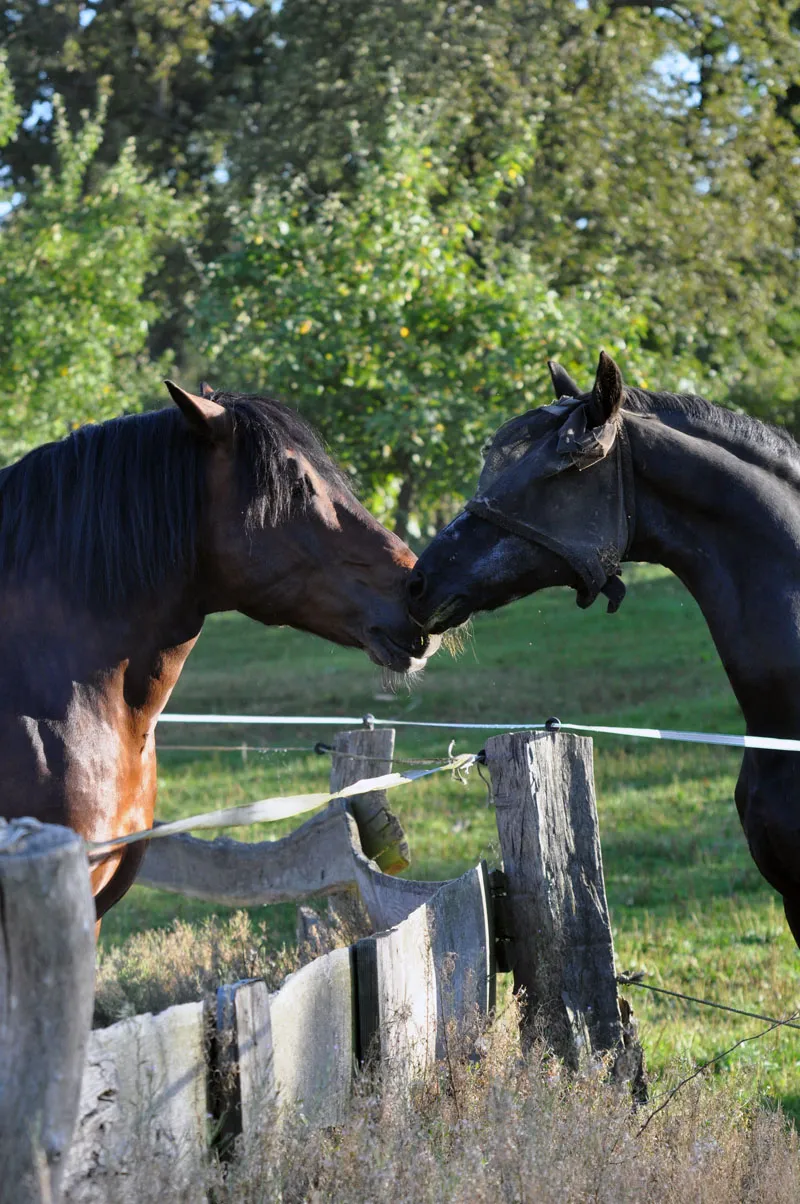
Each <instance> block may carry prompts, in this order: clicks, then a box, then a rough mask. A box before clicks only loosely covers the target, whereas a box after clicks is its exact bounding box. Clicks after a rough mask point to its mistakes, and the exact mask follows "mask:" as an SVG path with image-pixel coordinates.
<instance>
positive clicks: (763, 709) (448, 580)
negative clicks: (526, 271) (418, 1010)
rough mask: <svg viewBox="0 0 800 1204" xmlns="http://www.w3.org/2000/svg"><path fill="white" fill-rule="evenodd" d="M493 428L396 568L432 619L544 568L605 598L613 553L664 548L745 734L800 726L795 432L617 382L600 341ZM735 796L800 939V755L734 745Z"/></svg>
mask: <svg viewBox="0 0 800 1204" xmlns="http://www.w3.org/2000/svg"><path fill="white" fill-rule="evenodd" d="M550 371H551V375H552V378H553V385H554V387H555V392H556V396H557V398H558V401H557V402H556V403H555V404H553V405H546V406H543V407H541V408H540V409H536V410H531V411H530V412H529V413H527V414H523V415H522V416H521V417H518V418H514V419H512V420H511V421H510V422H508V423H506V424H505V426H503V427H501V428H500V430H499V431H498V432H497V434H496V435H495V436H494V439H493V440H492V442H491V443H490V445H489V446H488V448H487V449H486V453H485V465H484V469H483V472H482V474H481V477H480V480H479V483H478V490H477V493H476V495H475V497H474V498H472V499H471V501H469V502H468V503H467V505H466V507H465V508H464V510H463V511H462V513H461V514H459V515H458V516H457V517H456V518H455V519H454V520H453V522H451V523H450V525H449V526H447V527H445V528H444V530H443V531H441V532H440V533H439V534H438V535H437V536H436V538H435V539H434V540H433V542H432V543H431V544H430V545H429V547H428V548H427V549H426V551H425V552H424V553H423V555H422V557H421V559H420V560H419V561H418V563H417V567H416V568H415V569H414V571H413V573H412V574H411V576H410V577H409V580H408V585H407V589H408V596H409V606H410V611H411V614H412V617H413V618H414V619H416V621H417V622H418V623H420V624H421V625H422V627H423V628H424V630H425V631H426V632H429V633H433V632H442V631H445V630H446V629H447V628H449V627H454V626H456V625H458V624H460V623H462V622H463V621H464V620H465V619H466V618H467V617H468V616H469V615H470V614H472V613H473V612H475V611H480V610H493V609H495V608H496V607H499V606H503V605H505V604H506V603H507V602H510V601H512V600H513V599H515V598H520V597H523V596H524V595H526V594H530V593H533V592H534V591H535V590H539V589H542V588H544V587H545V586H551V585H562V586H563V585H566V586H571V587H573V588H574V589H575V590H576V591H577V601H578V605H579V606H582V607H584V606H589V605H590V604H591V603H592V602H593V601H594V600H595V598H596V597H597V595H598V594H599V593H604V594H606V596H607V597H608V599H609V603H608V608H609V610H610V611H612V610H616V609H617V608H618V607H619V605H620V603H621V602H622V599H623V596H624V592H625V591H624V587H623V585H622V582H621V580H620V578H619V571H620V566H621V563H622V562H623V561H625V560H639V561H642V560H643V561H650V562H652V563H656V564H663V565H666V566H667V567H668V568H669V569H671V570H672V571H673V572H674V573H675V574H676V575H677V576H678V577H679V578H680V580H681V581H682V582H683V583H684V585H685V586H686V587H687V589H688V590H689V591H690V593H691V594H692V595H693V597H694V598H695V599H696V601H697V603H698V604H699V606H700V609H701V610H702V612H703V614H704V616H705V619H706V622H707V623H708V626H709V629H710V631H711V635H712V637H713V639H714V642H715V644H716V646H717V650H718V652H719V654H720V657H721V658H722V663H723V665H724V667H725V671H726V673H727V674H728V678H729V680H730V683H731V686H732V687H733V690H734V693H735V694H736V697H737V699H738V702H739V705H740V707H741V709H742V712H743V714H744V717H745V719H746V722H747V731H748V732H749V733H750V734H753V735H760V736H780V737H790V738H797V737H800V447H798V445H797V444H796V443H795V442H794V440H793V439H792V438H790V436H789V435H788V434H786V433H785V432H782V431H779V430H775V429H773V428H771V427H768V426H765V425H764V424H763V423H760V422H757V421H756V420H755V419H753V418H749V417H746V416H745V415H742V414H736V413H733V412H732V411H730V410H726V409H722V408H721V407H718V406H715V405H712V404H711V403H710V402H707V401H705V400H703V399H702V398H700V397H694V396H685V395H683V396H677V395H675V394H672V393H651V392H646V391H644V390H641V389H632V388H626V387H625V386H624V385H623V383H622V377H621V376H620V372H619V369H618V368H617V366H616V364H615V363H614V361H613V360H612V359H611V358H610V357H609V356H607V355H605V354H604V353H603V354H601V356H600V364H599V367H598V370H597V375H596V379H595V382H594V387H593V388H592V390H591V391H590V392H582V391H581V390H580V389H579V388H578V387H577V385H576V384H575V383H574V381H572V379H571V378H570V377H569V376H568V374H567V373H566V372H565V371H564V370H563V369H562V368H561V367H560V366H559V365H558V364H551V365H550ZM736 805H737V808H738V811H739V817H740V819H741V822H742V826H743V828H744V831H745V834H746V836H747V840H748V844H749V846H750V851H751V853H752V855H753V858H754V860H755V862H756V865H757V866H758V868H759V870H760V871H761V873H762V874H763V875H764V877H765V878H766V879H767V881H768V882H770V883H771V884H772V885H773V886H774V887H775V888H776V890H778V891H780V893H781V894H782V895H783V901H784V908H785V912H786V918H787V920H788V923H789V927H790V928H791V930H792V933H793V935H794V938H795V940H796V941H797V943H798V945H800V754H798V753H793V752H772V751H757V752H756V751H753V750H751V749H748V750H746V751H745V754H744V759H743V762H742V769H741V773H740V775H739V781H738V783H737V787H736Z"/></svg>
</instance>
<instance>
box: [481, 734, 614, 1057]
mask: <svg viewBox="0 0 800 1204" xmlns="http://www.w3.org/2000/svg"><path fill="white" fill-rule="evenodd" d="M486 762H487V766H488V768H489V772H490V774H491V778H492V792H493V795H494V804H495V808H496V816H497V829H498V832H499V835H500V847H501V850H502V854H503V865H504V869H505V874H506V879H507V890H508V896H507V900H506V905H507V909H508V915H509V919H510V923H511V929H512V931H511V934H510V935H511V961H512V968H513V972H514V989H515V991H519V990H521V989H524V1000H525V1016H524V1029H523V1031H524V1034H525V1035H526V1037H527V1038H528V1039H532V1038H533V1037H535V1036H537V1035H539V1034H541V1035H542V1036H543V1037H544V1039H545V1040H546V1041H547V1043H548V1044H549V1045H550V1046H551V1047H552V1048H553V1049H554V1050H555V1051H556V1052H557V1053H558V1054H559V1055H560V1056H561V1057H562V1058H564V1059H565V1061H566V1062H567V1063H568V1064H569V1065H570V1066H573V1067H577V1066H578V1065H579V1064H580V1062H581V1061H583V1059H584V1058H585V1057H586V1056H587V1055H591V1054H592V1053H605V1052H607V1051H614V1052H617V1053H618V1052H619V1051H621V1049H622V1044H623V1030H622V1022H621V1019H620V1009H619V1002H618V998H617V983H616V976H615V969H614V944H613V940H612V936H611V925H610V922H609V917H608V904H607V902H606V893H605V884H604V881H603V862H602V856H601V851H600V836H599V832H598V825H597V808H596V805H595V793H594V773H593V767H592V741H591V740H590V739H588V738H587V737H585V736H576V735H572V734H568V733H559V734H558V735H556V734H555V733H551V732H535V733H530V732H517V733H514V734H509V735H502V736H494V737H492V738H491V739H489V740H487V742H486ZM626 1077H627V1075H626Z"/></svg>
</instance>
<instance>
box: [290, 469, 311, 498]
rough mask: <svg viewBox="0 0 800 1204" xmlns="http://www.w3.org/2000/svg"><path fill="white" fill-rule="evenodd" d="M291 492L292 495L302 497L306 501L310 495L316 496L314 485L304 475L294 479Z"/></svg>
mask: <svg viewBox="0 0 800 1204" xmlns="http://www.w3.org/2000/svg"><path fill="white" fill-rule="evenodd" d="M292 493H293V495H294V497H296V498H303V499H304V500H305V501H307V502H308V501H310V500H311V498H312V497H315V496H316V490H315V489H314V486H313V485H312V484H311V481H309V479H308V477H307V476H305V475H303V476H302V477H298V479H297V480H296V481H295V483H294V485H293V486H292Z"/></svg>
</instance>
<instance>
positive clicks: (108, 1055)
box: [63, 1003, 207, 1204]
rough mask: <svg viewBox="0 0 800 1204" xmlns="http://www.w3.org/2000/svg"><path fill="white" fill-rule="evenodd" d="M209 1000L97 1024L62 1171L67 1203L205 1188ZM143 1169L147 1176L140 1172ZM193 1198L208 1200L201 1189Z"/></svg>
mask: <svg viewBox="0 0 800 1204" xmlns="http://www.w3.org/2000/svg"><path fill="white" fill-rule="evenodd" d="M206 1126H207V1102H206V1057H205V1033H204V1022H203V1004H202V1003H186V1004H181V1005H179V1006H177V1007H172V1008H168V1009H167V1010H166V1011H165V1012H161V1013H160V1014H159V1015H157V1016H153V1015H150V1014H149V1013H148V1014H146V1015H143V1016H136V1017H134V1018H133V1019H131V1020H123V1021H121V1022H120V1023H119V1024H114V1025H112V1026H111V1027H110V1028H103V1029H96V1030H95V1031H94V1032H93V1033H92V1034H91V1037H90V1040H89V1049H88V1053H87V1060H86V1067H85V1071H84V1076H83V1085H82V1089H81V1100H80V1107H79V1112H78V1121H77V1123H76V1126H75V1134H74V1137H73V1142H72V1146H71V1148H70V1151H69V1155H68V1157H67V1165H66V1169H65V1174H64V1188H63V1191H64V1204H101V1202H102V1204H106V1202H107V1201H109V1200H113V1201H114V1202H115V1204H136V1201H137V1200H138V1199H139V1198H140V1196H141V1194H142V1192H141V1190H140V1184H141V1183H142V1182H144V1181H146V1183H147V1186H148V1190H149V1191H150V1192H152V1189H153V1185H154V1184H158V1183H159V1182H160V1178H161V1177H163V1180H164V1185H165V1188H166V1187H167V1186H169V1188H170V1189H171V1190H186V1191H187V1192H189V1191H190V1190H194V1191H195V1193H197V1191H198V1190H200V1192H202V1189H198V1186H197V1185H199V1184H201V1183H202V1181H203V1178H204V1176H205V1164H206V1150H207V1133H206ZM142 1177H143V1178H142ZM192 1198H193V1199H194V1198H197V1199H201V1198H202V1194H200V1195H197V1194H195V1195H194V1196H192Z"/></svg>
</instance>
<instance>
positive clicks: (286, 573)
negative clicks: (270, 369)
mask: <svg viewBox="0 0 800 1204" xmlns="http://www.w3.org/2000/svg"><path fill="white" fill-rule="evenodd" d="M166 383H167V387H168V389H169V392H170V394H171V397H172V400H173V401H174V402H175V407H168V408H166V409H163V410H158V411H154V412H150V413H144V414H136V415H130V416H127V417H121V418H115V419H112V420H111V421H109V422H103V423H99V424H97V425H89V426H84V427H81V428H80V429H78V430H76V431H74V432H73V433H72V434H71V435H70V436H69V437H68V438H66V439H64V440H62V441H60V442H56V443H50V444H47V445H45V446H43V447H39V448H37V449H35V450H34V451H32V452H30V453H29V454H28V455H26V456H25V457H24V458H23V459H21V460H20V461H18V462H17V463H16V464H12V465H10V466H9V467H7V468H5V469H3V470H2V472H0V605H1V607H2V612H1V613H2V625H0V767H2V769H1V770H0V772H1V773H2V790H1V791H0V814H2V815H4V816H6V817H7V818H12V817H15V816H23V815H29V816H33V817H35V818H37V819H39V820H42V821H44V822H47V823H59V824H66V825H68V826H69V827H71V828H74V829H75V830H76V831H77V832H79V833H80V834H81V835H82V836H83V837H84V838H85V839H87V840H93V841H96V840H108V839H110V838H113V837H118V836H123V835H126V834H128V833H130V832H134V831H138V830H141V829H145V828H150V827H151V826H152V823H153V812H154V807H155V797H156V756H155V739H154V733H155V727H156V722H157V720H158V717H159V715H160V713H161V711H162V710H163V708H164V706H165V705H166V703H167V700H168V699H169V696H170V693H171V692H172V689H173V687H174V685H175V683H176V681H177V680H178V677H179V675H180V672H181V669H182V668H183V665H184V663H185V661H186V658H187V656H188V655H189V653H190V652H191V650H192V647H193V646H194V643H195V641H196V640H197V637H198V635H199V634H200V630H201V628H202V626H203V620H204V619H205V618H206V616H207V615H209V614H212V613H214V612H215V611H224V610H238V611H241V612H242V613H243V614H245V615H249V616H250V617H251V618H253V619H256V620H258V621H259V622H261V623H265V624H269V625H272V624H286V625H288V626H290V627H295V628H299V629H300V630H303V631H308V632H311V633H313V634H314V635H318V636H322V637H323V638H324V639H327V640H332V641H334V642H335V643H337V644H344V645H347V646H350V647H355V648H362V649H364V650H365V651H366V652H367V653H368V655H369V656H370V658H371V659H372V660H373V661H374V662H375V663H376V664H378V665H383V666H386V667H388V668H390V669H392V670H396V671H399V672H401V673H403V672H406V671H408V670H411V669H414V668H415V667H419V666H421V665H422V664H423V663H424V660H425V657H426V656H427V655H428V654H429V653H430V652H431V651H432V650H433V649H434V647H435V645H436V644H437V643H438V640H437V639H434V640H431V639H430V638H429V637H427V636H425V635H424V634H423V633H422V632H421V631H420V628H419V627H418V626H417V625H416V624H414V623H413V622H412V621H411V620H410V619H409V617H408V614H407V610H406V603H405V593H404V584H405V578H406V576H407V575H408V572H409V570H410V568H411V567H412V566H413V564H414V556H413V554H412V553H411V551H410V550H409V549H408V548H407V547H406V545H405V544H404V543H402V541H401V540H400V539H398V538H397V537H396V536H395V535H393V534H392V533H391V532H389V531H387V530H385V529H384V528H383V527H382V526H381V525H380V524H379V523H378V522H377V521H376V520H375V519H374V518H372V516H371V515H370V514H368V513H367V511H366V510H365V509H364V507H363V506H361V505H360V504H359V502H357V501H356V499H355V497H354V495H353V493H352V492H351V490H350V488H349V487H348V485H347V482H346V480H345V478H344V477H343V475H342V474H341V473H340V472H339V470H338V469H337V468H336V467H335V466H334V464H333V462H332V461H331V460H330V459H329V457H328V455H327V454H326V452H325V451H324V449H323V447H322V444H321V443H320V442H319V440H318V438H317V437H316V435H315V434H314V433H313V432H312V431H311V429H310V428H309V427H308V426H307V425H306V424H305V423H304V422H303V421H302V420H301V419H300V417H299V416H298V415H297V414H296V413H295V412H294V411H293V410H291V409H289V408H288V407H287V406H284V405H282V404H281V403H280V402H278V401H273V400H270V399H268V398H264V397H257V396H252V395H247V394H234V393H224V392H214V391H213V390H212V389H210V387H208V386H204V387H203V395H202V396H200V395H195V394H192V393H188V392H186V391H185V390H184V389H182V388H180V387H179V386H178V385H175V384H173V383H172V382H170V381H167V382H166ZM145 847H146V846H145V844H134V845H131V846H129V847H128V848H126V849H125V850H124V851H123V852H121V853H118V854H114V855H113V856H110V857H108V858H106V859H105V860H103V861H101V862H100V863H99V864H97V865H96V866H95V867H94V868H93V871H92V888H93V891H94V895H95V903H96V909H97V916H98V918H99V917H101V916H102V915H103V914H104V912H106V911H107V910H108V908H109V907H111V906H112V904H114V903H115V902H117V901H118V900H119V899H120V898H121V897H122V896H123V895H124V893H125V892H126V891H127V890H128V888H129V886H130V885H131V883H132V882H133V880H134V877H135V875H136V871H137V869H138V868H139V865H140V862H141V859H142V856H143V853H144V849H145Z"/></svg>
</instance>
